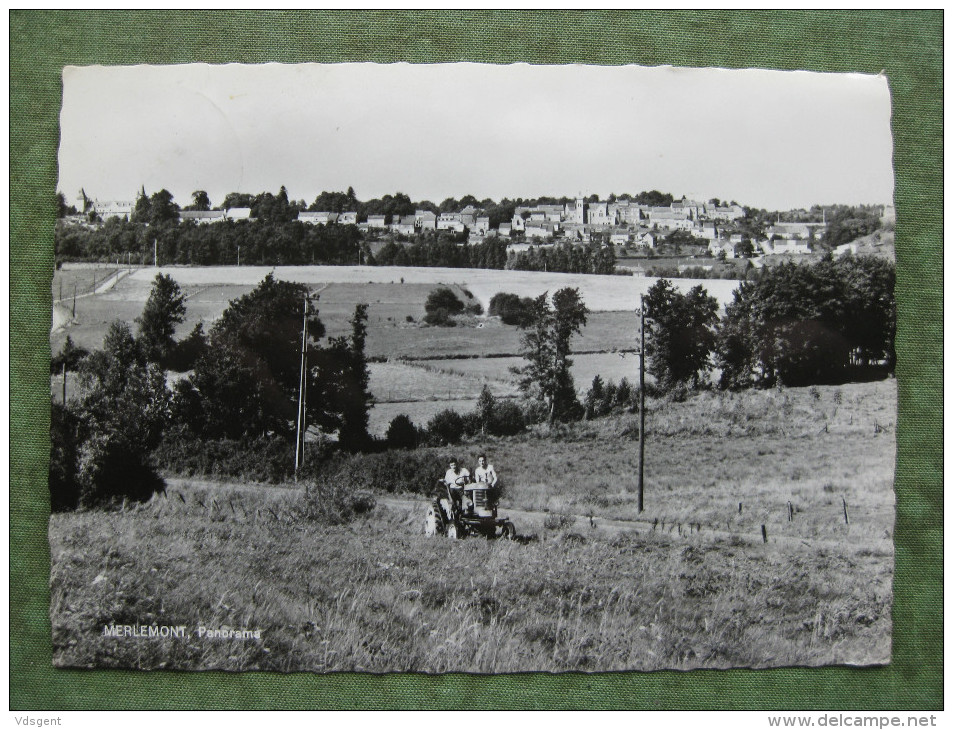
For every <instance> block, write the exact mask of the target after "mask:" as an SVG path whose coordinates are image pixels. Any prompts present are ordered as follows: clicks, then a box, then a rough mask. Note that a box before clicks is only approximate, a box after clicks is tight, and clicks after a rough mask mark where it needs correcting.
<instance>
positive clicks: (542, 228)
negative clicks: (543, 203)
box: [526, 220, 559, 238]
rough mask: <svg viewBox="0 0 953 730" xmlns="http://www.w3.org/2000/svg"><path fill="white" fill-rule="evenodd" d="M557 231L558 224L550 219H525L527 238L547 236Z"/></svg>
mask: <svg viewBox="0 0 953 730" xmlns="http://www.w3.org/2000/svg"><path fill="white" fill-rule="evenodd" d="M558 231H559V224H558V223H553V222H552V221H535V220H528V221H526V237H527V238H549V237H550V236H554V235H556V233H557V232H558Z"/></svg>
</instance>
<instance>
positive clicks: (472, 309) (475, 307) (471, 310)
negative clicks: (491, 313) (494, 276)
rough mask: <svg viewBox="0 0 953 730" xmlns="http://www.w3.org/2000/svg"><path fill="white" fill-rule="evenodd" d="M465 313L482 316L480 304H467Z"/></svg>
mask: <svg viewBox="0 0 953 730" xmlns="http://www.w3.org/2000/svg"><path fill="white" fill-rule="evenodd" d="M466 313H467V314H474V315H476V316H479V315H481V314H483V305H482V304H480V302H473V304H468V305H467V308H466Z"/></svg>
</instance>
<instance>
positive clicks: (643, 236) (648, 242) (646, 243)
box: [633, 232, 655, 248]
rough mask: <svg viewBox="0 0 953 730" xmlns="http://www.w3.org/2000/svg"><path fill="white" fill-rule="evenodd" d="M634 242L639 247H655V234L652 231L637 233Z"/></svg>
mask: <svg viewBox="0 0 953 730" xmlns="http://www.w3.org/2000/svg"><path fill="white" fill-rule="evenodd" d="M633 243H634V244H635V245H636V246H637V247H638V248H655V236H653V235H652V234H651V233H648V232H646V233H637V234H636V235H635V240H634V241H633Z"/></svg>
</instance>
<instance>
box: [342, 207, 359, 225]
mask: <svg viewBox="0 0 953 730" xmlns="http://www.w3.org/2000/svg"><path fill="white" fill-rule="evenodd" d="M338 223H340V224H341V225H342V226H356V225H357V211H356V210H349V211H346V212H344V213H341V214H340V215H339V216H338Z"/></svg>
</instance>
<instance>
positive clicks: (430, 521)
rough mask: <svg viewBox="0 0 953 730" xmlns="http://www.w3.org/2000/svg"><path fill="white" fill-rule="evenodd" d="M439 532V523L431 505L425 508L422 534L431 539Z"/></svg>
mask: <svg viewBox="0 0 953 730" xmlns="http://www.w3.org/2000/svg"><path fill="white" fill-rule="evenodd" d="M439 531H440V521H439V518H438V517H437V511H436V509H435V508H434V506H433V505H430V507H428V508H427V517H426V518H425V519H424V534H425V535H426V536H427V537H433V536H434V535H436V534H437V533H438V532H439Z"/></svg>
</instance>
